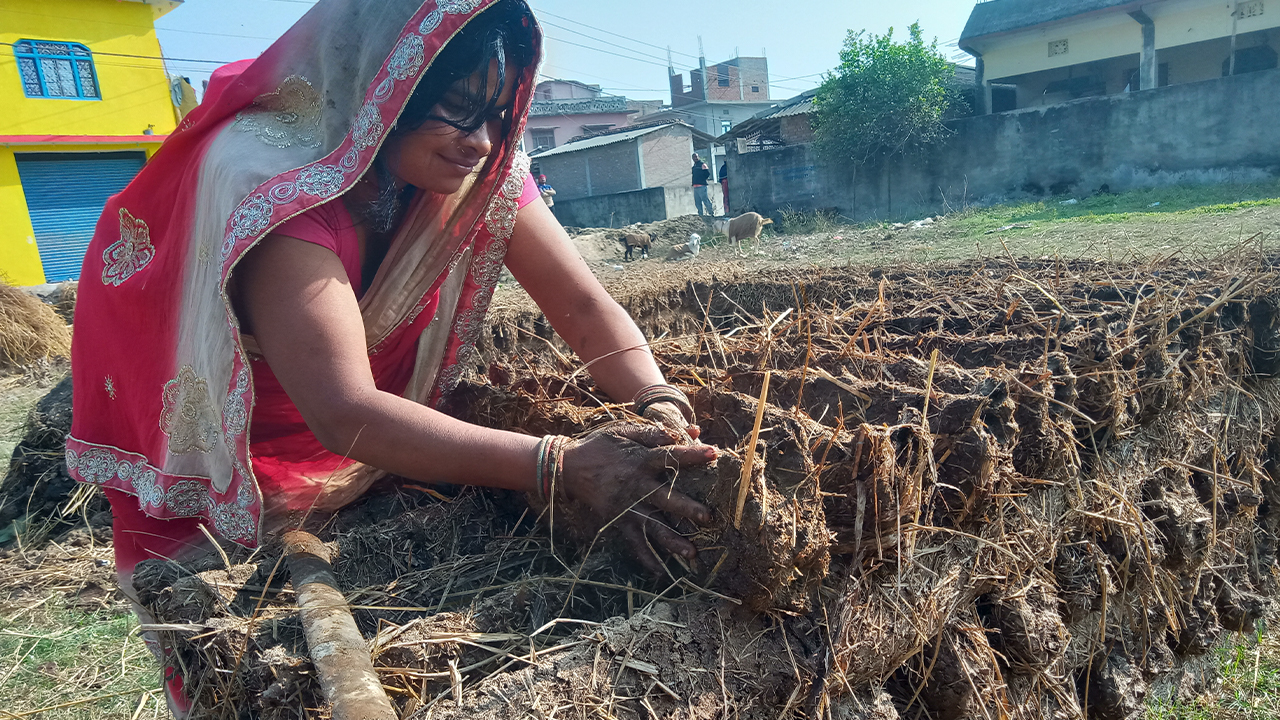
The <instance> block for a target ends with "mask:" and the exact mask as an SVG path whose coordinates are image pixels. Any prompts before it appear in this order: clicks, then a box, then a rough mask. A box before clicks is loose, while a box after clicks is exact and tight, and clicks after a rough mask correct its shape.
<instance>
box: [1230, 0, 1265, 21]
mask: <svg viewBox="0 0 1280 720" xmlns="http://www.w3.org/2000/svg"><path fill="white" fill-rule="evenodd" d="M1264 9H1265V8H1264V7H1263V4H1262V0H1255V1H1254V2H1242V3H1240V4H1239V5H1237V6H1236V16H1237V17H1242V18H1251V17H1261V16H1262V13H1263V10H1264Z"/></svg>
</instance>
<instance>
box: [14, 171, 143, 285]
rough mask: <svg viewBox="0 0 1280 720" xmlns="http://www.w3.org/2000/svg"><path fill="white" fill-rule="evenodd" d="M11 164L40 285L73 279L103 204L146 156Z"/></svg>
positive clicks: (130, 178)
mask: <svg viewBox="0 0 1280 720" xmlns="http://www.w3.org/2000/svg"><path fill="white" fill-rule="evenodd" d="M17 161H18V175H19V176H20V177H21V178H22V191H23V192H24V193H25V194H26V196H27V211H28V212H29V213H30V214H31V224H32V225H33V226H34V227H35V231H36V247H37V248H38V249H39V251H40V262H41V263H43V264H44V277H45V282H51V283H54V282H62V281H63V280H77V279H79V277H80V266H81V265H82V264H83V263H84V254H85V251H86V250H87V249H88V247H89V241H90V240H92V239H93V229H94V226H96V225H97V224H98V217H99V216H101V215H102V208H103V206H105V205H106V204H107V199H108V198H110V197H111V196H112V195H115V194H116V193H118V192H120V191H121V190H123V189H124V187H125V186H126V185H128V184H129V181H130V180H133V178H134V176H135V175H137V174H138V171H139V170H141V169H142V165H143V164H144V163H145V162H146V155H144V154H143V153H110V154H105V153H104V154H94V155H84V154H73V153H67V154H66V155H65V156H63V157H57V156H54V155H48V154H43V153H42V154H39V155H35V156H32V157H25V158H24V157H23V156H22V155H21V154H19V155H18V156H17Z"/></svg>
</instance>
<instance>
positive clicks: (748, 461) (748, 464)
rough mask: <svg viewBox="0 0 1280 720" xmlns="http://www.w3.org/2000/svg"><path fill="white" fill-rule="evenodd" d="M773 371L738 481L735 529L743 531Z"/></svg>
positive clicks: (767, 376)
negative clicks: (757, 445) (752, 473)
mask: <svg viewBox="0 0 1280 720" xmlns="http://www.w3.org/2000/svg"><path fill="white" fill-rule="evenodd" d="M772 377H773V371H772V370H766V371H765V372H764V386H763V387H761V388H760V404H758V405H756V424H755V426H754V427H752V428H751V442H749V443H747V455H746V457H744V458H743V459H742V477H741V478H740V479H739V481H738V507H737V510H735V512H734V514H733V527H734V529H736V530H741V529H742V509H743V508H744V507H746V505H747V495H749V494H750V493H751V468H752V467H754V466H755V464H756V441H758V440H759V439H760V424H761V423H763V422H764V408H765V403H766V402H767V401H768V399H769V380H770V379H771V378H772Z"/></svg>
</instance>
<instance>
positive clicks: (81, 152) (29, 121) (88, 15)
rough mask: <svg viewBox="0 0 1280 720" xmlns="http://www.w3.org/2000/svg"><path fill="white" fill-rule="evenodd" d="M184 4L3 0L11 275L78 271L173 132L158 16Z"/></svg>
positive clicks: (2, 252) (1, 211)
mask: <svg viewBox="0 0 1280 720" xmlns="http://www.w3.org/2000/svg"><path fill="white" fill-rule="evenodd" d="M180 4H181V0H41V1H40V2H38V3H35V2H30V0H0V107H3V108H4V109H5V112H4V113H3V114H2V115H0V278H2V279H3V280H5V281H6V282H9V283H11V284H15V285H35V284H41V283H45V282H60V281H63V280H73V279H77V278H78V277H79V275H80V266H81V263H82V261H83V260H84V253H85V250H86V248H87V247H88V245H89V241H90V239H91V238H92V236H93V230H94V226H95V225H96V224H97V221H98V217H99V216H100V215H101V214H102V208H103V206H104V205H105V203H106V200H107V198H108V197H110V196H111V195H114V194H115V193H118V192H119V191H120V190H122V189H124V186H125V185H127V184H128V183H129V181H130V180H132V179H133V177H134V176H135V175H136V174H137V172H138V170H140V169H141V168H142V165H143V164H144V163H145V162H146V160H147V158H148V157H150V156H151V154H152V153H154V152H155V151H156V150H157V149H159V147H160V144H161V143H162V142H163V141H164V139H165V138H166V137H167V136H168V134H169V133H170V132H172V131H173V130H174V128H175V127H176V126H177V122H178V109H177V107H176V106H175V103H174V100H173V93H172V92H171V83H170V78H169V75H168V73H167V72H166V70H165V66H164V62H163V61H162V60H161V59H160V58H161V51H160V42H159V40H158V39H157V38H156V31H155V20H156V19H157V18H159V17H161V16H163V15H165V14H166V13H168V12H170V11H172V10H173V9H175V8H176V7H178V6H179V5H180Z"/></svg>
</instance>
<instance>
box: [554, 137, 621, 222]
mask: <svg viewBox="0 0 1280 720" xmlns="http://www.w3.org/2000/svg"><path fill="white" fill-rule="evenodd" d="M533 160H534V162H536V163H538V166H539V167H540V168H541V169H542V173H543V174H544V175H546V176H547V181H548V182H550V183H551V185H552V186H553V187H554V188H555V189H556V206H557V207H559V206H560V203H562V202H566V201H569V200H576V199H578V198H586V197H593V196H595V195H611V194H613V193H619V192H628V191H631V190H639V189H640V188H641V184H640V158H639V156H638V152H637V149H636V141H635V140H631V141H629V142H618V143H613V144H611V145H602V146H600V147H594V148H588V149H586V150H578V151H575V152H564V153H560V154H557V155H549V156H546V157H535V158H534V159H533Z"/></svg>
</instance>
